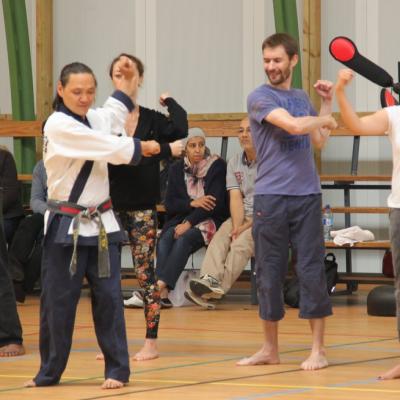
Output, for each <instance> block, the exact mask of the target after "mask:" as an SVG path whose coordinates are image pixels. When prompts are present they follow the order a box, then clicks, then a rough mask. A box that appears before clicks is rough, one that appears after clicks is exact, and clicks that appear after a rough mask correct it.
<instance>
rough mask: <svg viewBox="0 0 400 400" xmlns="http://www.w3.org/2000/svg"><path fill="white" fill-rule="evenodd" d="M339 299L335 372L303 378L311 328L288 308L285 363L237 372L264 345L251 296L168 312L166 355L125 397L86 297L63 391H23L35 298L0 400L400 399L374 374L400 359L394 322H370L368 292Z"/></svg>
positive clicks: (137, 340)
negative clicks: (109, 371)
mask: <svg viewBox="0 0 400 400" xmlns="http://www.w3.org/2000/svg"><path fill="white" fill-rule="evenodd" d="M370 289H371V287H370V286H368V285H361V286H360V289H359V291H358V293H356V294H353V295H351V296H336V297H334V298H333V303H334V312H335V315H334V316H333V317H331V318H329V319H328V324H327V334H326V344H327V350H328V356H329V360H330V363H331V365H330V367H329V368H327V369H324V370H320V371H315V372H304V371H302V370H301V369H300V368H299V364H300V362H301V361H302V360H303V359H304V358H305V357H306V355H307V354H308V351H309V343H310V335H309V329H308V325H307V324H306V322H304V321H300V320H298V319H297V311H296V310H294V309H288V310H287V314H286V318H285V320H284V322H283V323H282V324H281V330H280V350H281V361H282V364H280V365H275V366H253V367H236V366H235V361H236V360H238V359H240V358H241V357H243V356H246V355H250V354H252V353H253V352H254V351H256V350H257V349H258V348H259V346H260V344H261V341H262V334H261V331H260V323H259V321H258V317H257V307H255V306H250V305H249V297H248V296H231V297H230V298H228V299H227V301H226V302H225V303H224V304H223V305H221V306H220V307H219V308H218V309H217V310H216V311H204V310H201V309H199V308H195V307H183V308H179V309H178V308H177V309H171V310H165V311H164V312H163V313H162V318H161V329H160V339H159V345H160V350H161V357H160V358H159V359H157V360H153V361H147V362H131V367H132V369H133V375H132V376H131V382H130V384H129V385H128V386H126V387H125V388H123V389H121V390H114V391H112V390H110V391H106V390H101V389H100V384H101V383H102V381H103V365H102V362H100V361H96V360H95V356H96V353H97V352H98V348H97V345H96V340H95V337H94V332H93V326H92V322H91V316H90V303H89V298H88V295H87V294H83V297H82V299H81V302H80V306H79V309H78V315H77V320H76V327H75V336H74V342H73V349H72V352H71V357H70V360H69V364H68V367H67V369H66V371H65V373H64V375H63V380H62V384H61V385H58V386H55V387H49V388H36V389H25V388H23V387H22V383H23V382H24V381H25V380H27V379H29V378H31V377H32V376H33V374H34V373H35V372H36V370H37V368H38V365H39V355H38V332H39V326H38V307H39V299H38V298H37V297H30V298H28V300H27V302H26V303H25V304H24V305H22V306H19V313H20V317H21V320H22V323H23V327H24V339H25V344H26V348H27V354H26V355H25V356H23V357H17V358H10V359H4V358H3V359H0V399H7V400H13V399H18V400H23V399H30V400H39V399H40V400H42V399H57V400H63V399H69V400H75V399H76V400H78V399H79V400H89V399H90V400H95V399H121V400H124V399H157V400H161V399H173V400H180V399H185V400H186V399H207V400H211V399H230V400H254V399H273V398H277V399H296V400H303V399H307V400H308V399H324V400H329V399H335V400H336V399H346V400H356V399H363V400H367V399H374V400H375V399H383V398H384V399H385V400H389V399H396V400H398V399H399V398H400V380H397V381H385V382H383V381H382V382H381V381H377V379H376V376H377V375H378V374H379V373H380V372H382V371H385V370H386V369H388V368H389V367H391V366H393V365H395V364H396V363H399V362H400V345H399V343H398V340H397V337H396V331H395V318H388V317H386V318H383V317H370V316H368V315H367V313H366V294H367V293H368V291H369V290H370ZM126 320H127V329H128V339H129V349H130V351H131V353H133V352H134V351H136V350H137V349H139V347H140V345H141V344H142V341H143V336H144V326H143V325H144V324H143V314H142V310H126Z"/></svg>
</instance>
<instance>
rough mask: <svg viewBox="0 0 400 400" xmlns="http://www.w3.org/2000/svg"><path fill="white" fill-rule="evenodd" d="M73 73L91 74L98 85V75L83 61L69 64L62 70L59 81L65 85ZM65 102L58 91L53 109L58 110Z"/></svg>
mask: <svg viewBox="0 0 400 400" xmlns="http://www.w3.org/2000/svg"><path fill="white" fill-rule="evenodd" d="M71 74H90V75H92V76H93V79H94V83H95V85H96V87H97V80H96V76H95V75H94V73H93V71H92V69H91V68H89V67H88V66H87V65H85V64H83V63H81V62H73V63H71V64H67V65H65V66H64V68H63V69H62V70H61V72H60V77H59V78H58V80H59V82H61V86H62V87H65V86H66V85H67V83H68V81H69V77H70V75H71ZM61 104H64V101H63V99H62V97H61V96H60V95H59V94H58V92H56V95H55V97H54V100H53V110H56V111H57V110H58V109H59V107H60V105H61Z"/></svg>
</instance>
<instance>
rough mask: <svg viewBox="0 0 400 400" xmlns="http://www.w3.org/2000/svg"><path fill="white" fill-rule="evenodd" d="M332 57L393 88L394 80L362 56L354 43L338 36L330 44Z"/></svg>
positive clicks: (378, 82) (370, 78) (381, 84)
mask: <svg viewBox="0 0 400 400" xmlns="http://www.w3.org/2000/svg"><path fill="white" fill-rule="evenodd" d="M329 51H330V53H331V55H332V57H333V58H334V59H335V60H337V61H339V62H341V63H342V64H344V65H346V67H349V68H351V69H352V70H353V71H355V72H357V73H358V74H360V75H362V76H363V77H364V78H367V79H368V80H370V81H371V82H374V83H376V84H377V85H379V86H382V87H392V86H393V78H392V77H391V76H390V75H389V74H388V73H387V72H386V71H385V70H384V69H383V68H381V67H379V66H378V65H376V64H375V63H373V62H372V61H371V60H368V58H365V57H364V56H363V55H361V54H360V53H359V52H358V50H357V47H356V45H355V44H354V42H353V41H352V40H351V39H349V38H347V37H345V36H338V37H335V38H334V39H332V41H331V43H330V44H329Z"/></svg>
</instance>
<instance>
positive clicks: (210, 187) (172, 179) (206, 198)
mask: <svg viewBox="0 0 400 400" xmlns="http://www.w3.org/2000/svg"><path fill="white" fill-rule="evenodd" d="M185 151H186V156H185V157H184V159H182V160H179V161H177V162H176V163H174V164H172V165H171V167H170V169H169V175H168V186H167V193H166V198H165V208H166V211H167V221H166V223H165V224H164V227H163V230H162V232H161V236H160V239H159V241H158V245H157V268H156V275H157V277H158V284H159V287H160V289H161V299H162V300H161V304H162V305H163V306H164V307H170V306H172V304H171V302H170V301H169V300H168V297H167V296H168V290H169V289H171V290H172V289H174V287H175V284H176V282H177V280H178V278H179V276H180V274H181V273H182V271H183V270H184V268H185V265H186V263H187V261H188V258H189V256H190V254H192V253H194V252H195V251H197V250H198V249H200V248H201V247H203V246H206V245H208V243H209V242H210V241H211V239H212V237H213V235H214V233H215V232H216V231H217V229H218V228H219V226H220V225H221V223H222V222H223V221H224V220H225V219H226V218H227V216H228V208H227V195H226V189H225V188H226V182H225V179H226V163H225V161H224V160H223V159H222V158H220V157H219V156H217V155H210V152H209V150H208V149H207V147H206V145H205V137H204V134H203V132H202V131H201V130H198V129H196V130H192V131H191V132H189V137H188V140H187V142H186V147H185Z"/></svg>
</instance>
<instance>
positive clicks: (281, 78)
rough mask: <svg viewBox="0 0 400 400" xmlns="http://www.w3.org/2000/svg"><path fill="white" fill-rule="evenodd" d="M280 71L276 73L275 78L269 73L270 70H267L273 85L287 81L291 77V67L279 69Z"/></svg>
mask: <svg viewBox="0 0 400 400" xmlns="http://www.w3.org/2000/svg"><path fill="white" fill-rule="evenodd" d="M278 71H279V73H277V74H276V73H275V77H274V78H273V79H272V78H271V76H270V75H269V74H268V72H267V71H265V73H266V75H267V77H268V79H269V82H270V83H271V84H272V85H280V84H281V83H283V82H285V81H286V80H287V79H288V78H289V77H290V73H291V70H290V67H288V68H286V69H285V70H284V71H281V70H278Z"/></svg>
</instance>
